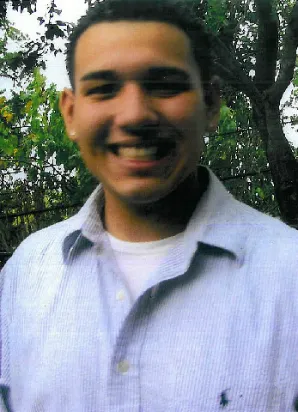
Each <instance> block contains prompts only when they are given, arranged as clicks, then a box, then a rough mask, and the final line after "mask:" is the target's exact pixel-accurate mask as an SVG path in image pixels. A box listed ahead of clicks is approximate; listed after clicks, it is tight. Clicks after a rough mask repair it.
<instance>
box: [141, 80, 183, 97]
mask: <svg viewBox="0 0 298 412" xmlns="http://www.w3.org/2000/svg"><path fill="white" fill-rule="evenodd" d="M144 87H145V89H146V90H147V92H148V93H150V94H151V95H154V96H158V97H171V96H176V95H178V94H180V93H184V92H186V91H188V90H190V89H191V85H190V84H189V83H188V82H185V81H152V82H146V83H145V84H144Z"/></svg>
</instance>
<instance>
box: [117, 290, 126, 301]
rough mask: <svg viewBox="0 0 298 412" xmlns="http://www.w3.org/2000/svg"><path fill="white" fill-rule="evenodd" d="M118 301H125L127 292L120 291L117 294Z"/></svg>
mask: <svg viewBox="0 0 298 412" xmlns="http://www.w3.org/2000/svg"><path fill="white" fill-rule="evenodd" d="M116 299H117V300H124V299H125V292H124V290H119V292H117V294H116Z"/></svg>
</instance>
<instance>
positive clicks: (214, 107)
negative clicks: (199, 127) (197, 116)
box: [206, 76, 221, 132]
mask: <svg viewBox="0 0 298 412" xmlns="http://www.w3.org/2000/svg"><path fill="white" fill-rule="evenodd" d="M220 83H221V82H220V78H219V77H218V76H214V77H212V79H211V82H210V84H209V87H208V92H207V96H206V111H207V129H206V131H207V132H215V131H216V129H217V126H218V122H219V118H220V106H221V98H220Z"/></svg>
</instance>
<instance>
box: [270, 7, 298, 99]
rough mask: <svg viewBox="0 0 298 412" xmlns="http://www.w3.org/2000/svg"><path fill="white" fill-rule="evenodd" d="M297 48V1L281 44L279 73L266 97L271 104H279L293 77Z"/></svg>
mask: <svg viewBox="0 0 298 412" xmlns="http://www.w3.org/2000/svg"><path fill="white" fill-rule="evenodd" d="M297 47H298V1H296V4H295V6H294V7H293V9H292V11H291V13H290V16H289V20H288V25H287V29H286V33H285V37H284V42H283V50H282V57H281V61H280V71H279V75H278V78H277V80H276V82H275V84H274V85H273V86H272V87H271V88H270V89H269V91H268V97H269V99H270V101H271V102H273V103H279V102H280V100H281V98H282V96H283V94H284V92H285V91H286V89H287V87H288V86H289V84H290V83H291V81H292V79H293V76H294V69H295V65H296V56H297V54H296V51H297Z"/></svg>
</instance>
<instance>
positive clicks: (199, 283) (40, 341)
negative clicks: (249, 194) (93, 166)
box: [1, 172, 298, 412]
mask: <svg viewBox="0 0 298 412" xmlns="http://www.w3.org/2000/svg"><path fill="white" fill-rule="evenodd" d="M101 203H102V189H101V188H100V187H99V188H98V189H97V190H96V191H95V192H94V193H93V194H92V195H91V197H90V198H89V200H88V201H87V203H86V204H85V206H84V207H83V208H82V209H81V211H80V212H79V213H78V214H77V215H75V216H74V217H72V218H70V219H68V220H66V221H64V222H61V223H58V224H56V225H54V226H51V227H49V228H47V229H44V230H41V231H39V232H37V233H35V234H33V235H31V236H30V237H29V238H27V239H26V240H25V241H24V242H23V243H22V244H21V245H20V247H19V248H18V249H17V251H16V252H15V253H14V255H13V257H12V258H11V259H10V260H9V262H8V263H7V264H6V266H5V268H4V270H3V271H2V272H1V282H2V305H1V336H2V348H1V384H2V386H3V388H7V387H9V388H10V396H9V397H7V400H6V401H5V402H6V404H9V405H10V408H11V410H12V411H13V412H54V411H55V412H61V411H63V412H68V411H69V412H91V411H92V412H95V411H96V412H97V411H108V412H109V411H111V412H118V411H119V412H120V411H127V412H165V411H166V412H172V411H173V412H174V411H175V412H184V411H185V412H195V411H197V412H211V411H212V412H214V411H220V410H221V409H224V410H225V411H227V412H230V411H237V412H250V411H258V412H259V411H264V412H268V411H282V412H285V411H292V410H294V409H293V401H294V399H295V397H296V396H297V395H298V354H297V348H298V300H297V297H298V234H297V232H296V231H295V230H293V229H290V228H288V227H287V226H285V225H284V224H282V223H281V222H279V221H278V220H275V219H272V218H270V217H268V216H265V215H263V214H261V213H259V212H257V211H255V210H253V209H251V208H249V207H248V206H246V205H244V204H242V203H240V202H238V201H236V200H235V199H234V198H233V197H232V196H231V195H230V194H228V193H227V191H226V190H225V189H224V187H223V186H222V184H221V183H220V182H219V181H218V180H217V178H216V177H215V176H214V175H213V174H212V173H211V172H210V184H209V186H208V189H207V191H206V192H205V194H204V195H203V197H202V199H201V201H200V202H199V204H198V206H197V209H196V211H195V213H194V215H193V217H192V218H191V220H190V222H189V224H188V226H187V229H186V231H185V234H184V238H183V239H182V240H181V242H180V244H178V245H177V247H176V248H175V249H173V250H172V251H171V252H170V253H169V254H168V256H165V258H164V262H163V264H161V266H160V268H159V270H158V271H157V272H156V273H152V276H150V278H149V280H148V283H147V284H146V286H145V287H144V290H143V292H142V293H141V295H140V296H139V298H138V299H137V300H136V301H135V302H132V301H131V300H130V297H129V292H128V290H127V288H126V285H125V284H124V283H123V280H122V279H123V278H122V276H121V275H120V274H119V270H118V268H117V264H116V262H115V259H114V256H113V253H112V251H111V248H110V245H109V241H108V237H107V235H106V233H105V231H104V229H103V226H102V223H101V220H100V218H99V213H98V210H99V205H100V204H101ZM145 264H146V257H144V265H145ZM3 392H4V391H3ZM2 408H3V410H5V408H4V406H2Z"/></svg>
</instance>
